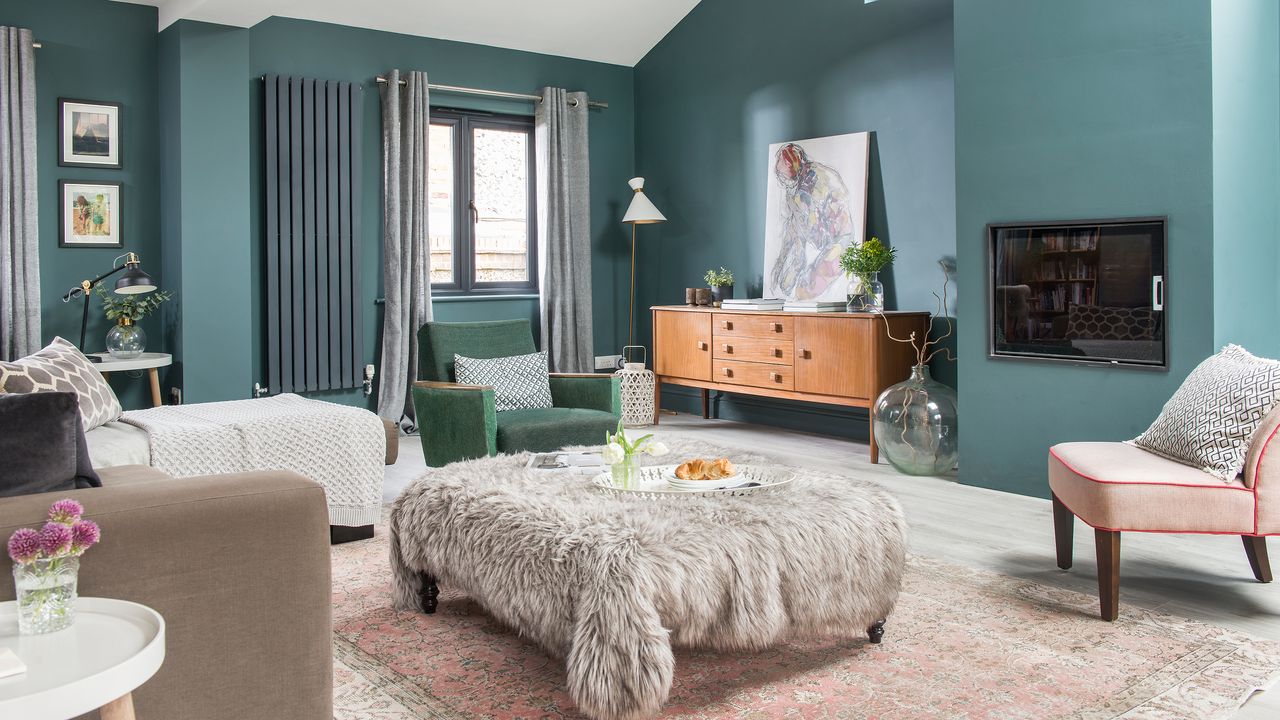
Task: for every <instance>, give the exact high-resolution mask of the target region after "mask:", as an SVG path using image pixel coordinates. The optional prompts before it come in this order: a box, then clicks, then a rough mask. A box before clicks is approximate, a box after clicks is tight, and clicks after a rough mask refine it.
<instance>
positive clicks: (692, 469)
mask: <svg viewBox="0 0 1280 720" xmlns="http://www.w3.org/2000/svg"><path fill="white" fill-rule="evenodd" d="M706 464H707V463H706V461H705V460H701V459H697V460H690V461H688V462H686V463H684V464H682V465H681V466H680V467H678V468H676V477H678V478H680V479H681V480H702V479H703V478H704V477H705V476H706Z"/></svg>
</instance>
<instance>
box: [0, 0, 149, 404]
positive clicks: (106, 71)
mask: <svg viewBox="0 0 1280 720" xmlns="http://www.w3.org/2000/svg"><path fill="white" fill-rule="evenodd" d="M0 25H9V26H16V27H24V28H29V29H30V30H31V31H32V32H33V33H34V34H35V38H36V40H37V41H39V42H41V43H42V44H43V45H44V47H43V48H42V49H40V50H36V102H37V103H38V107H37V109H36V124H37V149H36V156H37V162H38V166H37V171H38V173H39V201H40V214H39V223H40V295H41V317H40V321H41V334H42V337H43V339H44V340H45V341H48V340H51V339H53V337H54V336H55V335H61V336H63V337H65V338H67V339H69V340H71V341H72V342H76V341H77V340H78V339H79V335H80V308H81V306H80V304H79V301H77V302H75V303H71V304H65V303H63V302H62V299H61V296H62V293H64V292H66V291H67V289H69V288H70V287H72V286H73V285H76V284H78V283H79V282H80V281H81V280H86V279H90V278H93V277H96V276H97V275H99V274H101V273H102V272H105V271H106V270H107V269H109V268H110V267H111V261H112V260H113V259H114V258H115V257H116V256H117V255H120V254H121V253H122V252H125V251H133V252H136V253H138V254H139V255H140V256H141V257H142V260H143V265H144V267H145V268H146V269H147V270H148V272H151V273H152V274H153V276H154V277H156V279H157V280H158V281H159V282H160V283H161V285H162V286H163V284H164V282H165V278H164V276H163V273H162V272H161V261H160V232H159V230H160V228H159V200H158V195H159V185H160V171H159V162H160V160H159V158H160V154H159V147H158V146H157V145H156V143H155V137H156V135H157V128H158V120H157V103H158V97H159V94H158V90H157V87H156V57H157V55H156V53H157V40H156V9H155V8H152V7H144V6H140V5H126V4H121V3H113V2H105V1H104V0H4V2H3V3H0ZM104 38H107V39H109V41H104ZM59 97H68V98H77V99H87V100H106V101H113V102H119V103H122V104H123V105H124V107H123V110H122V119H121V124H122V128H123V132H124V137H123V146H122V147H123V158H124V168H123V169H121V170H101V169H96V168H70V167H66V168H64V167H59V166H58V145H57V143H58V98H59ZM59 180H104V181H105V180H109V181H119V182H122V183H124V198H123V200H124V214H123V215H122V217H121V219H122V220H123V226H122V228H121V231H122V234H123V236H124V249H123V250H115V249H97V248H90V249H86V248H59V247H58V224H59V223H60V222H61V214H60V209H59V206H60V198H59V196H58V181H59ZM108 282H110V281H108ZM142 327H143V329H144V330H146V331H147V334H148V338H149V343H148V346H149V349H151V350H156V351H163V350H164V349H165V345H164V340H163V335H164V333H163V332H162V330H161V325H160V321H159V319H158V318H149V319H147V320H146V321H145V322H143V324H142ZM109 328H110V324H109V323H108V322H107V320H106V318H105V317H104V316H103V315H102V311H101V303H100V302H98V300H97V299H96V298H95V299H94V300H93V301H92V304H91V305H90V318H89V332H88V339H87V345H88V349H89V350H90V351H91V352H92V351H100V350H102V349H103V347H104V341H103V338H104V337H105V335H106V333H107V330H108V329H109ZM111 384H112V386H113V387H114V388H115V390H116V392H117V394H119V395H120V399H121V402H123V403H124V405H125V407H126V408H137V407H142V406H143V405H144V402H145V400H144V398H146V397H147V396H146V395H145V393H144V389H145V381H144V380H141V379H130V378H126V377H123V376H121V375H120V374H117V376H115V377H113V378H112V379H111Z"/></svg>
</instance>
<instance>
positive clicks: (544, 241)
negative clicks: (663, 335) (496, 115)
mask: <svg viewBox="0 0 1280 720" xmlns="http://www.w3.org/2000/svg"><path fill="white" fill-rule="evenodd" d="M535 120H536V124H537V132H536V142H537V149H538V233H539V239H538V261H539V262H538V267H539V268H540V273H541V282H540V283H539V287H541V289H542V298H541V305H542V307H541V309H542V349H544V350H546V351H547V355H548V359H549V360H550V363H551V370H552V371H553V372H571V373H579V372H581V373H585V372H592V370H593V369H594V367H595V362H594V355H595V349H594V345H593V343H592V328H591V170H590V164H589V162H588V161H589V154H588V152H587V120H588V117H587V94H586V93H581V92H575V93H571V92H567V91H565V90H562V89H560V88H550V87H549V88H543V90H542V102H540V103H538V106H537V111H536V113H535Z"/></svg>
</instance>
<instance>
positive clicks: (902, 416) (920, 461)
mask: <svg viewBox="0 0 1280 720" xmlns="http://www.w3.org/2000/svg"><path fill="white" fill-rule="evenodd" d="M873 417H874V425H875V433H876V444H877V445H879V446H880V453H881V454H882V455H884V456H885V458H887V459H888V460H889V464H890V465H892V466H894V467H895V468H897V469H898V471H899V472H903V473H906V474H908V475H941V474H943V473H946V472H950V471H951V469H952V468H954V467H955V465H956V456H957V455H958V454H959V451H960V446H959V436H958V434H957V429H956V422H957V417H958V416H957V414H956V391H955V390H952V389H951V388H949V387H947V386H946V385H943V384H942V383H940V382H936V381H934V379H933V378H932V377H930V375H929V367H928V366H927V365H916V366H915V367H913V368H911V377H910V378H907V379H906V380H904V381H902V382H900V383H898V384H897V385H894V386H892V387H890V388H889V389H888V390H885V391H884V392H883V393H881V394H880V397H879V398H878V399H877V400H876V404H875V410H874V414H873Z"/></svg>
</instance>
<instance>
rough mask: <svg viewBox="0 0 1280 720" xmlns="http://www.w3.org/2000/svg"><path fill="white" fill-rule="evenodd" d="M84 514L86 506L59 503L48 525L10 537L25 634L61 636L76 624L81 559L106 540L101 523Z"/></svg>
mask: <svg viewBox="0 0 1280 720" xmlns="http://www.w3.org/2000/svg"><path fill="white" fill-rule="evenodd" d="M83 515H84V508H83V507H81V505H80V503H78V502H76V501H75V500H59V501H57V502H55V503H54V504H53V506H52V507H50V508H49V520H48V522H46V523H45V524H44V527H42V528H41V529H39V530H36V529H34V528H19V529H18V530H15V531H14V533H13V535H11V536H10V537H9V543H8V549H9V559H10V560H12V561H13V584H14V590H15V593H16V597H17V600H18V632H19V633H21V634H23V635H38V634H41V633H49V632H55V631H57V630H61V629H63V628H67V627H70V626H71V624H72V623H73V622H75V616H76V580H77V577H78V573H79V571H80V556H81V555H83V554H84V551H85V550H88V549H89V548H91V547H93V546H94V545H95V544H97V542H98V540H100V539H101V538H102V531H101V530H99V529H98V526H97V524H96V523H94V522H93V521H92V520H85V519H83Z"/></svg>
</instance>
